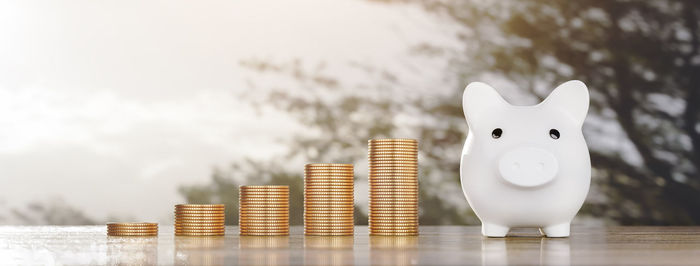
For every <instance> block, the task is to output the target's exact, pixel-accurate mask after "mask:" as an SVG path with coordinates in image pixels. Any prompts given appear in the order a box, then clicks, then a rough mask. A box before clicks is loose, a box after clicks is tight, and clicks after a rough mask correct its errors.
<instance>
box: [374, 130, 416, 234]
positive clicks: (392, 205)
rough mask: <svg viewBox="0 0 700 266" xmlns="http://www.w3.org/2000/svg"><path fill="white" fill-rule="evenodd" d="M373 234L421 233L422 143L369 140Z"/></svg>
mask: <svg viewBox="0 0 700 266" xmlns="http://www.w3.org/2000/svg"><path fill="white" fill-rule="evenodd" d="M368 144H369V234H370V235H384V236H410V235H417V234H418V141H417V140H414V139H373V140H370V141H369V143H368Z"/></svg>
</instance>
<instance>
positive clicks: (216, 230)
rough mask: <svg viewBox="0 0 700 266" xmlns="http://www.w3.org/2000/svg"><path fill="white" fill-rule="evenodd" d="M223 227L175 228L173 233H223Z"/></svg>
mask: <svg viewBox="0 0 700 266" xmlns="http://www.w3.org/2000/svg"><path fill="white" fill-rule="evenodd" d="M224 232H226V230H225V229H189V228H176V229H175V233H186V234H188V233H224Z"/></svg>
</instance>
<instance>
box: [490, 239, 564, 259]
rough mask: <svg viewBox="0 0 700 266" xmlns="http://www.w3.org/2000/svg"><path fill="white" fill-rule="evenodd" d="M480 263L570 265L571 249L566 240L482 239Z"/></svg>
mask: <svg viewBox="0 0 700 266" xmlns="http://www.w3.org/2000/svg"><path fill="white" fill-rule="evenodd" d="M481 262H482V265H510V264H538V265H571V248H570V245H569V239H568V238H546V237H508V238H484V239H483V241H482V242H481Z"/></svg>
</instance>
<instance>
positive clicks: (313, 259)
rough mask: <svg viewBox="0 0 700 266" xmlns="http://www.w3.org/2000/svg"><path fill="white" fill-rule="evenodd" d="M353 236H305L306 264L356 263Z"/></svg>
mask: <svg viewBox="0 0 700 266" xmlns="http://www.w3.org/2000/svg"><path fill="white" fill-rule="evenodd" d="M354 243H355V239H354V237H353V236H305V237H304V264H306V265H333V266H335V265H354V264H355V257H354V253H353V245H354Z"/></svg>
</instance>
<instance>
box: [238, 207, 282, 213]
mask: <svg viewBox="0 0 700 266" xmlns="http://www.w3.org/2000/svg"><path fill="white" fill-rule="evenodd" d="M238 214H241V215H267V214H269V215H289V209H268V210H266V209H252V208H246V209H243V208H241V209H240V210H239V211H238Z"/></svg>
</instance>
